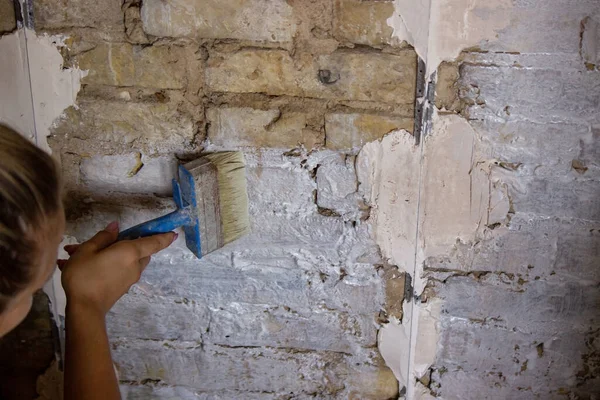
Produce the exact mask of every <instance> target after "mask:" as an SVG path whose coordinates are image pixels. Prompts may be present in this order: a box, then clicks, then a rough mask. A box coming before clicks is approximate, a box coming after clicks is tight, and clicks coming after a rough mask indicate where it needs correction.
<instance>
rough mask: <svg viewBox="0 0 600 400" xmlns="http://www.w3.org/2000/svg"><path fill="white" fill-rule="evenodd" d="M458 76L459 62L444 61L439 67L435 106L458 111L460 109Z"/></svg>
mask: <svg viewBox="0 0 600 400" xmlns="http://www.w3.org/2000/svg"><path fill="white" fill-rule="evenodd" d="M458 78H459V71H458V63H456V62H454V63H451V62H443V63H441V64H440V66H439V67H438V70H437V83H436V85H435V106H436V107H437V108H439V109H440V110H442V109H446V110H448V111H456V110H458V109H459V106H460V101H459V99H458V84H457V81H458Z"/></svg>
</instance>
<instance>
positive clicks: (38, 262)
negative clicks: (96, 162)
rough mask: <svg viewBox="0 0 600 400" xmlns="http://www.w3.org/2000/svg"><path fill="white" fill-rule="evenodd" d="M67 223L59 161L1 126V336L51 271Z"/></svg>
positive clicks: (18, 319)
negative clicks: (65, 220) (62, 200)
mask: <svg viewBox="0 0 600 400" xmlns="http://www.w3.org/2000/svg"><path fill="white" fill-rule="evenodd" d="M64 224H65V223H64V212H63V208H62V202H61V192H60V175H59V172H58V168H57V165H56V163H55V162H54V160H53V159H52V157H50V155H48V154H47V153H45V152H44V151H42V150H40V149H38V148H37V147H36V146H34V145H33V144H31V143H30V142H29V141H28V140H27V139H25V138H23V137H22V136H21V135H19V134H18V133H16V132H15V131H14V130H12V129H10V128H8V127H6V126H4V125H2V124H0V336H2V335H4V334H5V333H6V332H8V331H10V330H11V329H13V328H14V327H15V326H16V325H18V324H19V323H20V322H21V321H22V320H23V318H25V316H26V315H27V313H28V312H29V309H30V308H31V301H32V296H33V293H34V292H35V291H37V290H38V289H40V288H41V287H42V285H43V284H44V283H45V282H46V280H47V279H48V278H49V277H50V275H51V274H52V271H53V270H54V266H55V263H56V255H57V254H56V253H57V250H58V246H59V244H60V241H61V239H62V234H63V231H64Z"/></svg>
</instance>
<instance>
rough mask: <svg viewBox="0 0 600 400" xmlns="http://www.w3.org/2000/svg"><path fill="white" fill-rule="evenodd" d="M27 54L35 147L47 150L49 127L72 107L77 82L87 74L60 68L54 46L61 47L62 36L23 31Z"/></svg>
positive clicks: (78, 70) (78, 84)
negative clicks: (25, 38)
mask: <svg viewBox="0 0 600 400" xmlns="http://www.w3.org/2000/svg"><path fill="white" fill-rule="evenodd" d="M26 35H27V54H28V56H29V73H30V76H31V88H32V90H31V92H32V95H33V104H34V116H35V127H36V135H37V138H38V140H37V144H38V146H40V147H41V148H43V149H45V150H47V151H50V147H49V146H48V142H47V141H46V138H47V137H48V135H50V128H52V125H53V124H54V121H56V120H57V119H58V118H59V117H60V116H61V115H62V114H63V112H64V110H65V109H67V108H68V107H70V106H73V105H75V100H76V99H77V93H78V92H79V90H80V88H81V79H82V78H83V77H85V76H86V75H87V71H82V70H80V69H79V68H63V58H62V55H61V54H60V52H59V51H58V48H57V47H64V46H65V44H64V39H65V38H64V37H63V36H48V35H46V34H44V35H37V34H36V33H35V32H34V31H31V30H27V31H26Z"/></svg>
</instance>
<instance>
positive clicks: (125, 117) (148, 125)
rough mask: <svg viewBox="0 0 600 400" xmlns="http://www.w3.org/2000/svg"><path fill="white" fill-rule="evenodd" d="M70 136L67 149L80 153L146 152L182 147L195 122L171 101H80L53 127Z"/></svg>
mask: <svg viewBox="0 0 600 400" xmlns="http://www.w3.org/2000/svg"><path fill="white" fill-rule="evenodd" d="M54 134H55V135H62V136H63V137H66V138H70V139H69V140H68V142H66V147H67V150H68V151H73V152H77V153H79V154H81V155H86V154H93V153H94V150H96V151H98V152H103V151H104V152H108V151H110V152H114V151H117V150H123V151H126V150H128V149H131V146H132V145H134V144H135V147H134V148H135V149H137V150H140V151H143V152H144V153H146V154H153V153H156V152H166V151H170V150H176V149H177V150H182V149H184V148H186V146H188V144H189V143H190V142H191V141H192V139H193V137H194V124H193V123H192V121H191V120H190V118H189V117H187V116H185V115H184V114H181V113H180V112H179V111H178V110H177V106H176V105H175V104H173V103H172V102H167V103H129V102H119V101H104V100H94V101H87V100H86V101H81V102H80V104H79V109H77V110H75V109H69V110H67V112H66V117H65V118H64V119H63V120H62V121H61V122H60V123H59V124H58V126H57V127H56V128H55V129H54Z"/></svg>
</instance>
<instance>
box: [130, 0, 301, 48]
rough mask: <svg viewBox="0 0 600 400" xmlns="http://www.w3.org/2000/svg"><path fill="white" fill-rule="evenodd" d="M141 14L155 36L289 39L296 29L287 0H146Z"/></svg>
mask: <svg viewBox="0 0 600 400" xmlns="http://www.w3.org/2000/svg"><path fill="white" fill-rule="evenodd" d="M141 17H142V23H143V26H144V31H145V32H146V33H147V34H149V35H153V36H169V37H193V38H215V39H246V40H258V41H267V42H288V41H291V39H292V37H293V35H294V31H295V30H294V27H295V24H294V20H293V18H292V7H290V6H289V5H288V4H287V2H286V1H285V0H256V1H241V2H240V1H239V0H208V1H207V0H168V1H165V0H145V1H144V2H143V5H142V11H141Z"/></svg>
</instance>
